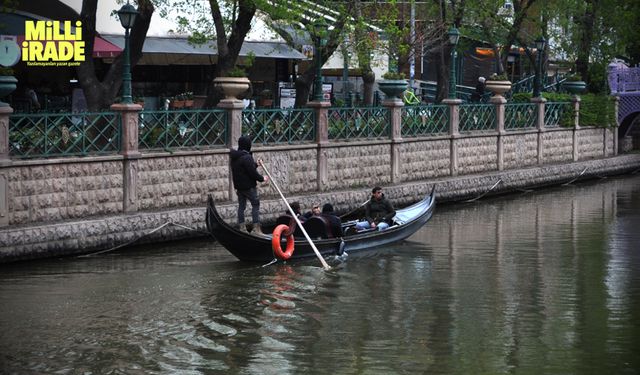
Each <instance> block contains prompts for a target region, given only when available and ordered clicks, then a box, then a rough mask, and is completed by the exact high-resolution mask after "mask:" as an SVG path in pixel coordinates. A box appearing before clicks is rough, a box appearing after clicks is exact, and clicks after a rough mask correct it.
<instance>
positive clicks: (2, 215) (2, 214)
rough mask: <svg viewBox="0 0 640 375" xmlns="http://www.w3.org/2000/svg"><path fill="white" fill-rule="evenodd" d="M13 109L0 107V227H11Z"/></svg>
mask: <svg viewBox="0 0 640 375" xmlns="http://www.w3.org/2000/svg"><path fill="white" fill-rule="evenodd" d="M12 113H13V108H11V107H9V106H8V105H7V106H0V227H6V226H7V225H9V171H8V167H9V166H10V165H11V159H10V158H9V116H10V115H11V114H12Z"/></svg>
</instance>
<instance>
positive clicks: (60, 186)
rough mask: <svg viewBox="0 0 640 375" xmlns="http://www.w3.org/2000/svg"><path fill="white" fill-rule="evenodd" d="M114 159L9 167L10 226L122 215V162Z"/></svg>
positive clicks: (21, 164) (91, 159)
mask: <svg viewBox="0 0 640 375" xmlns="http://www.w3.org/2000/svg"><path fill="white" fill-rule="evenodd" d="M113 159H114V158H113V157H110V158H87V159H84V160H76V158H73V159H71V160H70V159H65V160H58V161H55V160H52V161H48V162H40V163H36V162H16V163H15V164H14V165H12V166H11V167H9V168H6V169H5V173H6V174H7V176H8V187H9V188H8V189H7V198H8V202H9V206H8V212H9V222H8V224H9V225H18V224H27V223H34V222H51V221H59V220H67V219H75V218H82V217H88V216H99V215H109V214H115V213H119V212H122V186H123V184H122V161H121V160H113ZM116 159H121V158H119V157H117V158H116Z"/></svg>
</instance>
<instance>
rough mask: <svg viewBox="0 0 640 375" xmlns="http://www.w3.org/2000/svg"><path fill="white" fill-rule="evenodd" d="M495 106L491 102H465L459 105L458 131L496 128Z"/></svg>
mask: <svg viewBox="0 0 640 375" xmlns="http://www.w3.org/2000/svg"><path fill="white" fill-rule="evenodd" d="M495 120H496V107H495V106H494V105H493V104H467V105H461V106H460V124H459V126H458V131H460V133H467V132H472V131H480V132H487V131H493V130H496V125H495V124H496V122H495Z"/></svg>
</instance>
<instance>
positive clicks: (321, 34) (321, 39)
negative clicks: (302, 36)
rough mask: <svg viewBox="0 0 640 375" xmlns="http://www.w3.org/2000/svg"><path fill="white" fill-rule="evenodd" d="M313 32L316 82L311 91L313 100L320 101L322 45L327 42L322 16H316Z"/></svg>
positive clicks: (321, 97) (325, 27) (322, 96)
mask: <svg viewBox="0 0 640 375" xmlns="http://www.w3.org/2000/svg"><path fill="white" fill-rule="evenodd" d="M313 30H314V34H315V35H316V50H315V55H316V83H315V86H316V87H315V91H314V93H313V100H314V101H318V102H321V101H323V100H324V95H323V93H322V47H324V46H325V45H326V44H327V39H326V36H325V34H326V32H327V24H326V22H325V21H324V17H320V18H318V20H316V22H315V23H314V25H313Z"/></svg>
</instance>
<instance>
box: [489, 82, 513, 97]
mask: <svg viewBox="0 0 640 375" xmlns="http://www.w3.org/2000/svg"><path fill="white" fill-rule="evenodd" d="M484 87H485V88H486V89H487V90H489V91H491V92H492V93H493V96H503V95H504V93H506V92H507V91H509V90H511V81H491V80H486V81H485V84H484Z"/></svg>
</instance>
